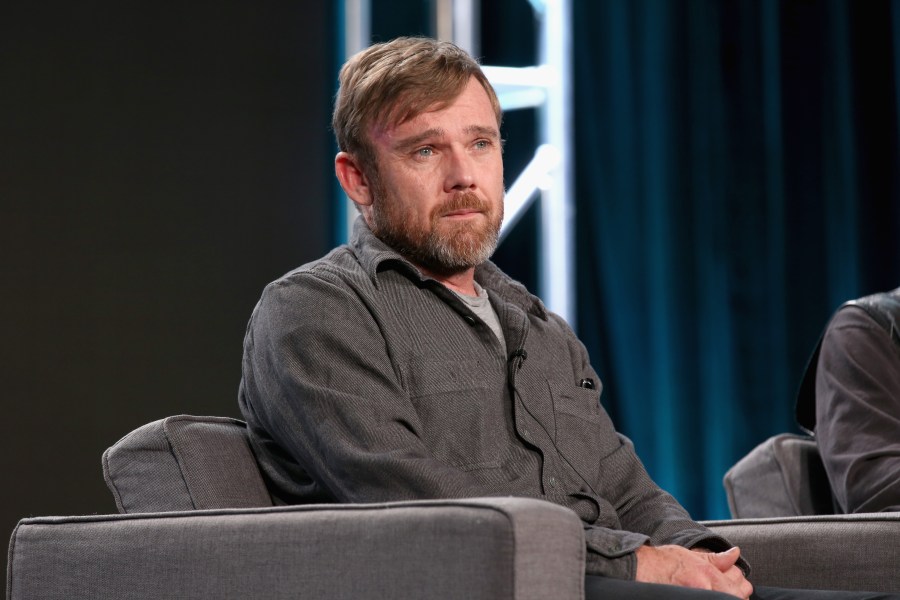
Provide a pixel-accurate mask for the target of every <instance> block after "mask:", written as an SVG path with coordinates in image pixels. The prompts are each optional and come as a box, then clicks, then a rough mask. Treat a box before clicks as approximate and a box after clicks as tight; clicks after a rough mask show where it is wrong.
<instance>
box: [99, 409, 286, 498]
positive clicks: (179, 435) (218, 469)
mask: <svg viewBox="0 0 900 600" xmlns="http://www.w3.org/2000/svg"><path fill="white" fill-rule="evenodd" d="M103 476H104V478H105V479H106V483H107V486H109V489H110V491H112V493H113V496H114V497H115V499H116V506H117V507H118V509H119V511H120V512H123V513H135V512H157V511H179V510H192V509H211V508H249V507H258V506H271V505H272V500H271V497H270V496H269V493H268V491H267V490H266V486H265V483H264V482H263V480H262V476H261V475H260V473H259V469H258V467H257V466H256V459H255V458H254V457H253V453H252V451H251V450H250V446H249V444H248V443H247V439H246V426H245V425H244V423H243V422H242V421H238V420H236V419H229V418H227V417H195V416H190V415H180V416H175V417H168V418H166V419H161V420H159V421H154V422H152V423H148V424H147V425H144V426H142V427H139V428H138V429H135V430H134V431H132V432H131V433H129V434H128V435H126V436H125V437H124V438H122V439H121V440H119V441H118V442H116V443H115V444H114V445H113V446H112V447H110V448H109V449H108V450H107V451H106V452H104V453H103Z"/></svg>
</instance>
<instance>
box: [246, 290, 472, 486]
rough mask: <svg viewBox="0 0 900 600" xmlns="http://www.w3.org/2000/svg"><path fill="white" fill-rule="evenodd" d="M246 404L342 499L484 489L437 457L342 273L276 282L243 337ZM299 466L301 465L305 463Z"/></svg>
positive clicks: (290, 456) (259, 423)
mask: <svg viewBox="0 0 900 600" xmlns="http://www.w3.org/2000/svg"><path fill="white" fill-rule="evenodd" d="M242 375H243V377H242V383H241V395H240V396H241V397H240V403H241V410H242V412H243V414H244V417H245V419H247V421H248V423H249V424H250V426H251V429H253V428H254V427H256V428H259V429H260V430H263V431H265V432H266V435H268V436H270V437H271V439H272V440H273V441H274V443H275V444H276V445H277V446H278V449H279V451H281V452H282V453H283V454H286V456H282V457H281V459H280V460H281V461H282V462H284V461H290V462H293V463H295V464H296V465H299V466H302V470H303V471H304V472H305V473H306V474H308V476H309V478H310V479H311V480H313V481H315V482H317V484H318V485H320V486H323V487H324V488H325V490H326V493H325V497H330V498H331V499H334V500H337V501H339V502H380V501H388V500H406V499H420V498H442V497H443V498H447V497H472V496H478V495H483V493H482V492H483V491H482V490H481V489H480V488H479V486H478V485H477V484H476V483H475V482H474V481H473V480H472V479H471V478H470V477H469V476H468V475H467V474H466V473H465V472H463V471H461V470H459V469H456V468H454V467H452V466H450V465H448V464H446V463H444V462H441V461H438V460H436V459H435V458H434V457H433V456H432V455H431V454H430V453H429V450H428V448H427V447H426V446H425V444H424V443H423V442H422V439H421V437H420V431H421V423H420V421H419V418H418V416H417V413H416V411H415V409H414V408H413V406H412V404H411V402H410V398H409V396H408V394H407V392H406V390H405V389H404V386H403V385H402V381H401V374H400V373H399V372H397V370H396V369H395V366H394V365H393V364H392V360H391V355H390V348H388V346H387V344H386V342H385V339H384V336H383V335H382V333H381V330H380V328H379V324H378V322H377V321H376V319H375V318H374V317H373V316H372V314H371V312H370V311H369V310H367V307H366V305H365V302H364V301H363V300H361V298H360V297H359V295H357V294H356V293H354V292H353V290H352V289H351V288H350V287H349V286H347V285H344V284H342V282H340V281H338V280H334V281H332V280H329V279H327V278H323V277H319V276H316V275H311V274H308V273H307V274H303V273H300V274H294V275H292V276H290V277H289V278H287V279H283V280H279V281H278V282H276V283H273V284H270V285H269V286H268V287H267V288H266V290H265V291H264V292H263V296H262V298H261V300H260V302H259V304H258V305H257V307H256V309H255V310H254V313H253V316H252V317H251V320H250V324H249V326H248V330H247V334H246V338H245V342H244V358H243V368H242ZM299 466H298V468H300V467H299Z"/></svg>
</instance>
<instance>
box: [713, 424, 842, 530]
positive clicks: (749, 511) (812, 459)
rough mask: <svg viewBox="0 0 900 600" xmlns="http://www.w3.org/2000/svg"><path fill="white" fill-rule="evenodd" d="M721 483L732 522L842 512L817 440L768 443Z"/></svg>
mask: <svg viewBox="0 0 900 600" xmlns="http://www.w3.org/2000/svg"><path fill="white" fill-rule="evenodd" d="M723 483H724V485H725V493H726V495H727V496H728V507H729V509H730V510H731V516H732V517H733V518H735V519H745V518H757V517H790V516H803V515H826V514H835V513H837V512H840V511H839V510H838V509H837V508H836V507H837V505H836V504H835V502H834V496H833V494H832V492H831V485H830V484H829V483H828V475H827V474H826V472H825V466H824V465H823V464H822V458H821V457H820V456H819V448H818V446H817V445H816V440H815V439H814V438H812V437H810V436H806V435H796V434H792V433H782V434H779V435H776V436H773V437H771V438H769V439H768V440H766V441H765V442H763V443H762V444H760V445H759V446H757V447H756V448H754V449H753V450H751V451H750V453H749V454H747V456H745V457H744V458H742V459H741V460H739V461H738V462H737V463H736V464H735V465H734V466H733V467H731V469H729V470H728V472H727V473H726V474H725V478H724V482H723Z"/></svg>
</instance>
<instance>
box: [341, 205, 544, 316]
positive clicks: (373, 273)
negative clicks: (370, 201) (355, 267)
mask: <svg viewBox="0 0 900 600" xmlns="http://www.w3.org/2000/svg"><path fill="white" fill-rule="evenodd" d="M349 246H350V248H351V249H352V250H353V252H354V254H356V257H357V260H359V263H360V265H361V266H362V268H363V270H364V271H365V273H366V275H368V276H369V278H370V279H371V280H372V283H373V284H374V285H375V287H378V274H379V273H380V272H381V271H385V270H388V269H396V270H398V271H402V272H403V273H404V274H405V275H406V276H408V277H410V278H411V279H414V280H416V281H418V282H426V281H434V280H433V279H432V278H431V277H427V276H425V275H423V274H422V272H421V271H419V269H418V268H416V266H415V265H413V264H412V263H411V262H409V261H408V260H406V259H405V258H403V256H401V255H400V254H399V253H398V252H397V251H395V250H394V249H393V248H391V247H390V246H388V245H387V244H385V243H384V242H382V241H381V240H380V239H378V238H377V237H375V234H373V233H372V230H371V229H369V226H368V225H367V224H366V222H365V220H364V219H363V218H362V217H361V216H360V217H357V218H356V221H355V222H354V224H353V233H352V234H351V236H350V243H349ZM475 281H477V282H478V284H479V285H480V286H481V287H483V288H485V289H489V290H493V291H494V292H495V293H496V294H497V295H499V296H500V297H501V298H503V300H505V301H506V302H510V303H512V304H515V305H516V306H518V307H519V308H521V309H522V310H524V311H526V312H530V313H532V314H534V315H535V316H537V317H539V318H541V319H544V320H546V319H547V309H546V307H544V303H543V302H541V300H540V298H538V297H537V296H535V295H534V294H532V293H530V292H529V291H528V290H527V289H526V288H525V286H524V285H522V284H521V283H519V282H518V281H516V280H514V279H512V278H511V277H509V276H508V275H507V274H506V273H504V272H503V271H501V270H500V268H499V267H498V266H497V265H495V264H494V263H492V262H491V261H487V262H485V263H483V264H481V265H478V266H477V267H475Z"/></svg>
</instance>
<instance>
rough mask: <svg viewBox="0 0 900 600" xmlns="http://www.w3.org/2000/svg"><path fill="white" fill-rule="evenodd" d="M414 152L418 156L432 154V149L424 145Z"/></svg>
mask: <svg viewBox="0 0 900 600" xmlns="http://www.w3.org/2000/svg"><path fill="white" fill-rule="evenodd" d="M416 153H417V154H418V155H419V156H431V155H432V154H434V150H433V149H431V148H428V147H425V148H419V149H418V151H417V152H416Z"/></svg>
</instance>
